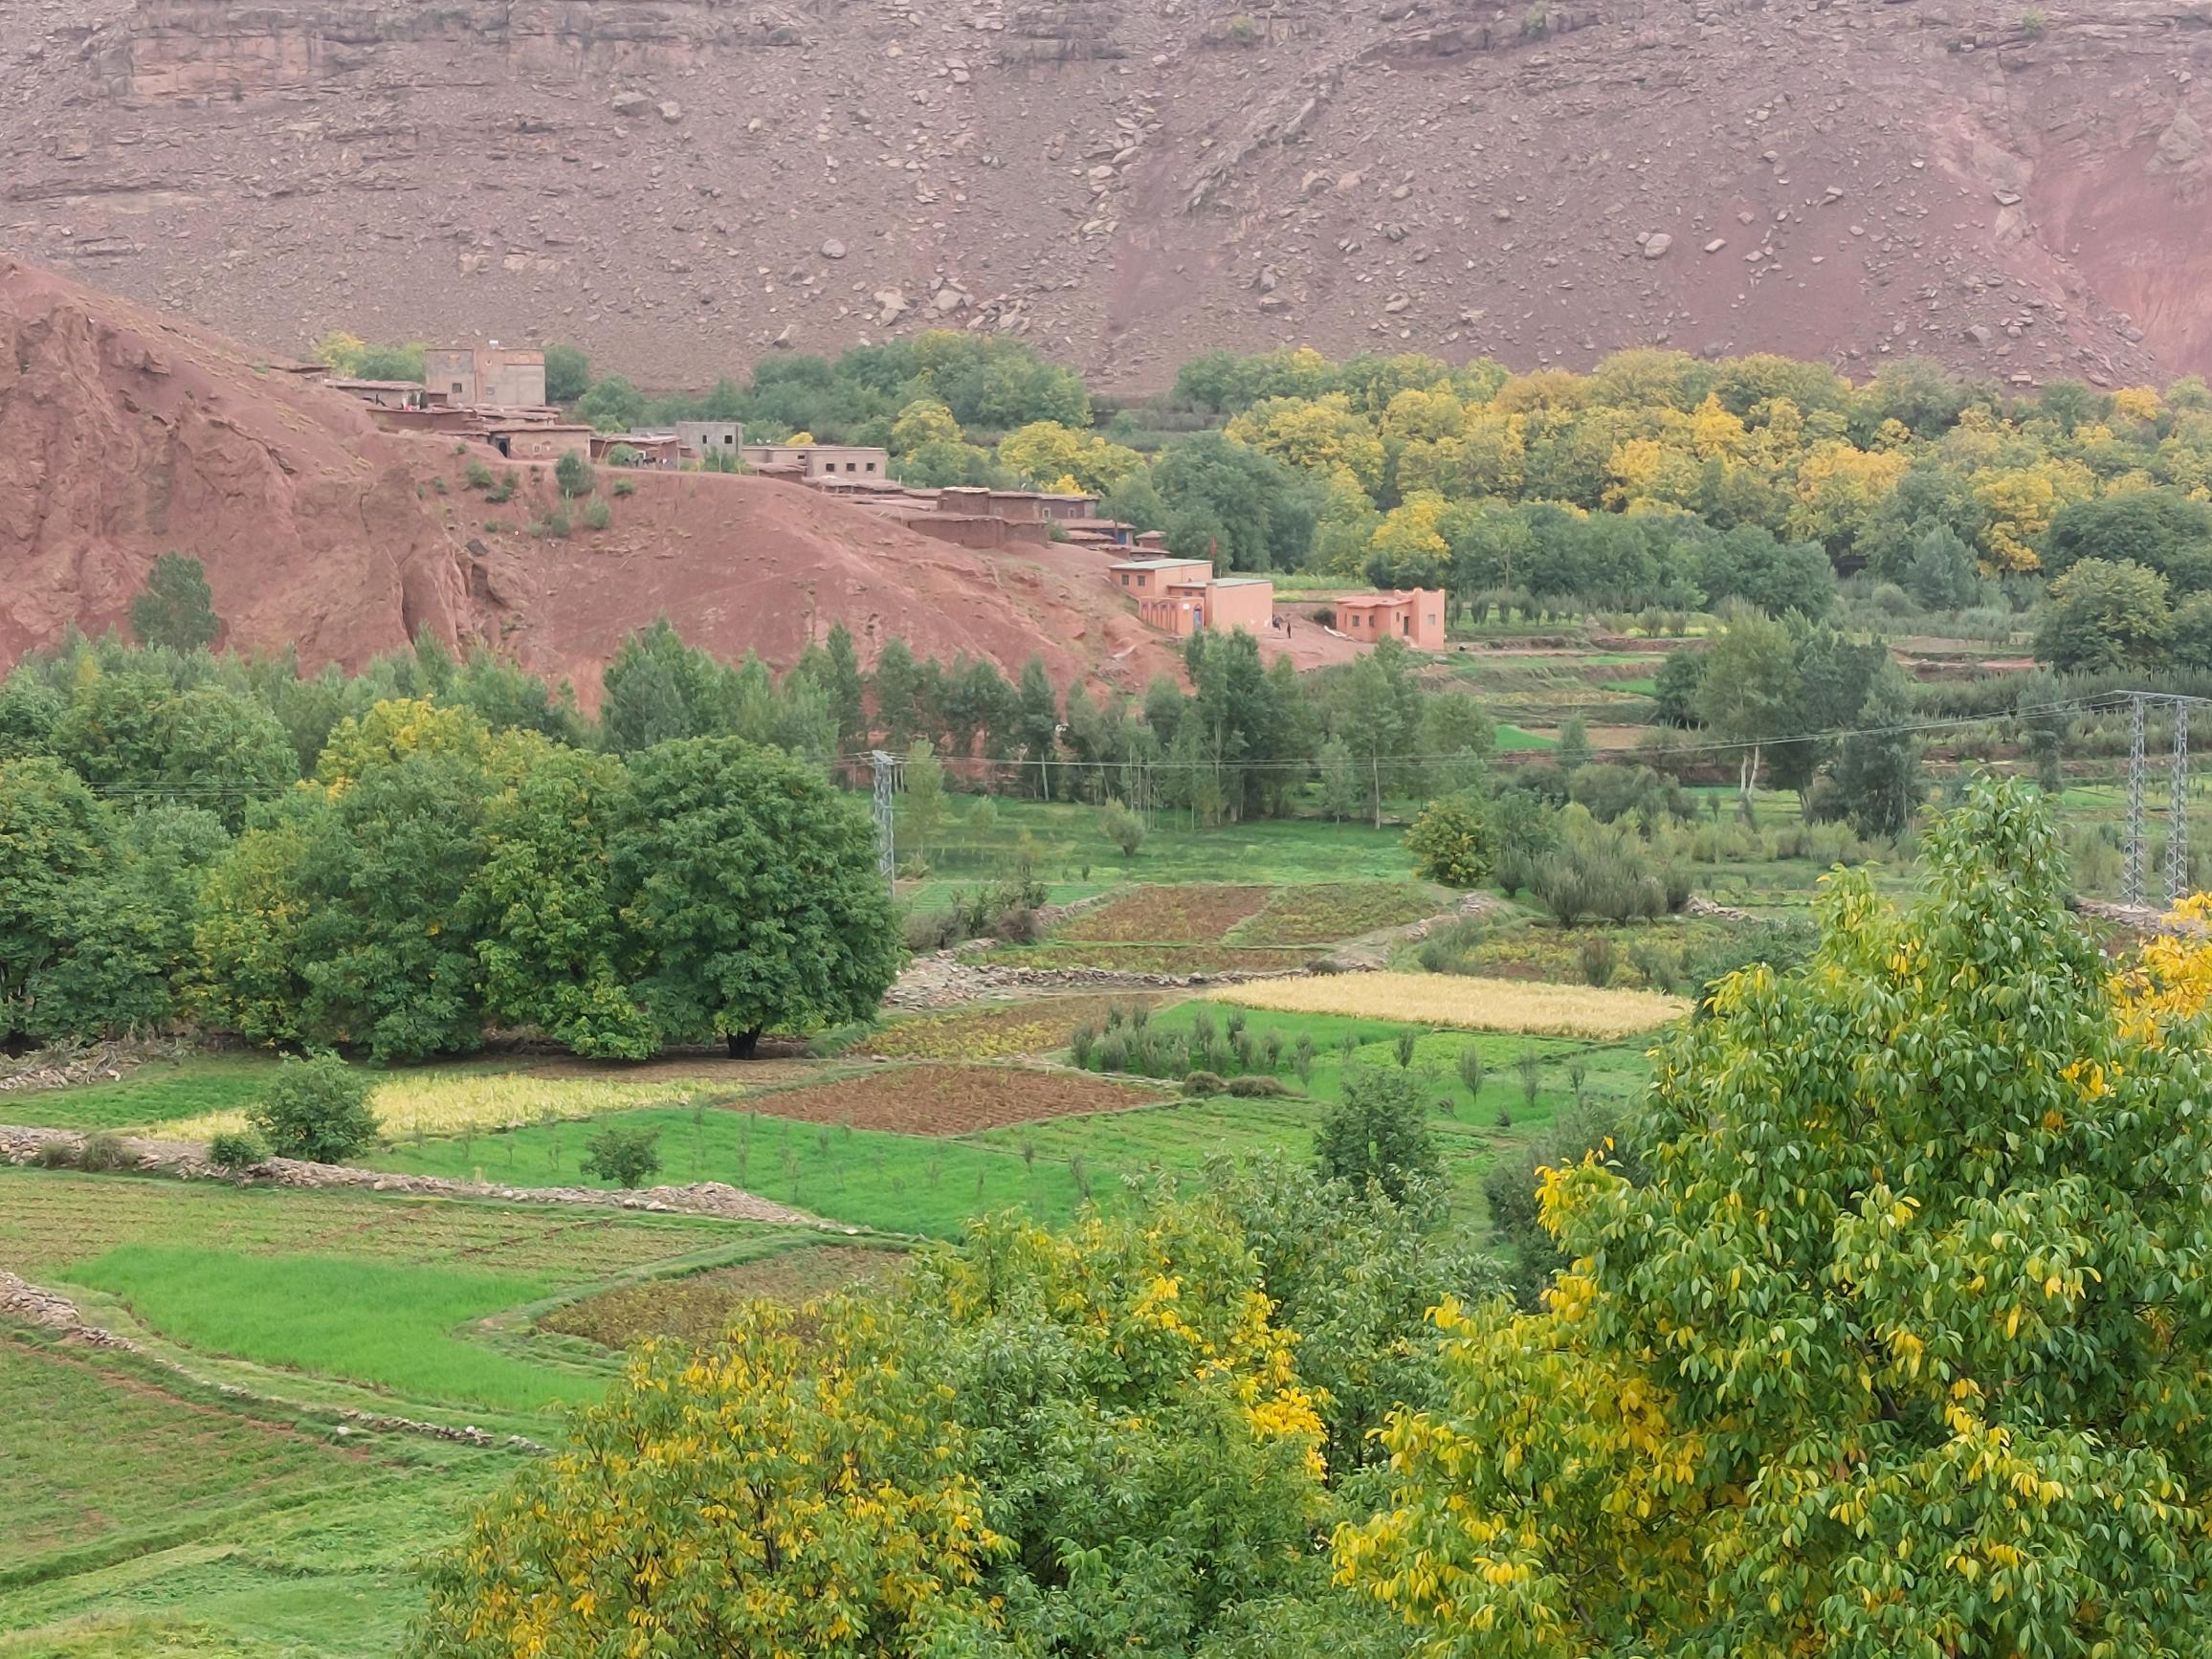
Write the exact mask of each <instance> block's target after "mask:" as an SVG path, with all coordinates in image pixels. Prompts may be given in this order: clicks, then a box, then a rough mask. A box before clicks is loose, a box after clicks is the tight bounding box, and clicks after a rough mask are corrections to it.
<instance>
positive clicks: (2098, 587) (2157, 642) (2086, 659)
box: [2035, 559, 2174, 674]
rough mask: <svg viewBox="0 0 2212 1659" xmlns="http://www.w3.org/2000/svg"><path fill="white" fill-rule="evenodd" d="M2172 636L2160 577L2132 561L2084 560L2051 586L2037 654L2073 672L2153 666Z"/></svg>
mask: <svg viewBox="0 0 2212 1659" xmlns="http://www.w3.org/2000/svg"><path fill="white" fill-rule="evenodd" d="M2173 640H2174V613H2173V611H2172V610H2171V609H2170V608H2168V607H2167V603H2166V579H2165V578H2164V577H2163V576H2161V575H2159V574H2158V573H2157V571H2156V570H2151V569H2147V568H2145V567H2144V566H2143V565H2140V564H2136V563H2135V561H2134V560H2132V559H2123V560H2121V561H2119V562H2118V563H2116V564H2115V563H2114V562H2112V560H2110V559H2084V560H2082V561H2081V562H2080V563H2078V564H2075V565H2073V567H2072V568H2070V569H2069V570H2068V571H2067V573H2066V574H2065V575H2064V576H2061V577H2060V578H2059V579H2058V580H2057V581H2056V582H2053V583H2052V584H2051V585H2050V605H2049V608H2047V609H2046V610H2045V611H2044V614H2043V621H2042V622H2041V623H2040V624H2039V625H2038V626H2037V628H2036V630H2035V654H2036V655H2037V656H2039V657H2041V658H2043V660H2044V661H2046V662H2047V663H2049V664H2050V666H2051V667H2053V668H2055V669H2059V670H2062V671H2068V672H2076V673H2089V674H2095V673H2110V672H2112V671H2113V670H2115V669H2124V668H2138V669H2139V668H2157V667H2159V666H2160V665H2161V664H2163V663H2164V662H2165V660H2166V655H2167V653H2168V651H2169V650H2170V649H2171V647H2172V645H2173Z"/></svg>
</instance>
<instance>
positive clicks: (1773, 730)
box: [1697, 609, 1797, 807]
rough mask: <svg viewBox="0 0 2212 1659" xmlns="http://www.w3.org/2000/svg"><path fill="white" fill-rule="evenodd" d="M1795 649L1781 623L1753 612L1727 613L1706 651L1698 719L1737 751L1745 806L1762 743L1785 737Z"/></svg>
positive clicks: (1755, 776) (1793, 684) (1794, 688)
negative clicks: (1716, 636) (1718, 632)
mask: <svg viewBox="0 0 2212 1659" xmlns="http://www.w3.org/2000/svg"><path fill="white" fill-rule="evenodd" d="M1796 666H1797V645H1796V642H1795V641H1794V640H1792V639H1791V637H1790V631H1789V630H1788V629H1787V628H1785V627H1783V626H1782V625H1781V623H1779V622H1775V621H1772V620H1770V619H1769V618H1767V617H1765V616H1762V615H1760V614H1759V612H1758V611H1756V610H1743V609H1738V610H1735V611H1732V612H1731V613H1730V614H1729V617H1728V620H1727V625H1726V627H1724V628H1723V629H1722V630H1721V633H1720V637H1719V639H1718V640H1716V641H1715V642H1714V645H1713V647H1712V648H1711V649H1710V650H1709V651H1708V652H1707V653H1706V660H1705V678H1704V683H1703V684H1702V685H1701V686H1699V688H1698V692H1697V713H1698V717H1699V718H1700V719H1703V720H1704V721H1705V723H1706V724H1707V725H1709V726H1712V727H1714V730H1715V731H1716V732H1717V734H1718V735H1719V736H1720V737H1721V738H1722V739H1723V740H1725V741H1728V742H1731V743H1734V744H1736V748H1737V757H1738V758H1737V766H1736V770H1737V781H1738V784H1739V785H1740V787H1741V789H1742V791H1743V800H1744V804H1745V806H1747V807H1748V806H1749V805H1750V804H1751V799H1752V791H1753V790H1755V789H1757V788H1758V787H1759V766H1760V763H1761V762H1762V761H1763V760H1764V758H1765V749H1766V745H1767V744H1769V743H1771V742H1773V741H1775V739H1777V738H1780V737H1786V736H1788V735H1790V731H1789V719H1790V715H1791V713H1792V711H1793V710H1794V708H1795V706H1796V701H1797V685H1796V681H1795V678H1794V675H1795V670H1796Z"/></svg>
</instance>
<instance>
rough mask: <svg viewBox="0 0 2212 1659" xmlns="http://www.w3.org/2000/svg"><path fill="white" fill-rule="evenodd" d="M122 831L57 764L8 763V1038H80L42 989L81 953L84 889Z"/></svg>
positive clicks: (4, 968) (0, 843) (0, 876)
mask: <svg viewBox="0 0 2212 1659" xmlns="http://www.w3.org/2000/svg"><path fill="white" fill-rule="evenodd" d="M114 842H115V826H114V824H113V822H112V820H111V819H110V818H109V815H108V813H107V810H106V808H105V807H102V806H101V805H100V801H99V799H98V797H96V796H95V795H94V794H93V792H92V791H91V790H90V789H88V788H86V787H85V785H84V781H83V780H82V779H80V778H78V777H77V775H76V774H75V773H74V772H72V771H70V770H69V768H68V767H66V766H64V765H62V764H61V763H59V762H57V761H53V760H48V759H44V758H36V759H32V760H23V761H11V762H8V763H6V764H0V1039H4V1040H14V1039H17V1038H21V1037H24V1036H32V1037H44V1036H45V1035H47V1034H48V1033H50V1032H61V1031H67V1030H70V1029H73V1028H74V1027H75V1025H76V1024H77V1021H76V1020H75V1018H74V1017H73V1011H72V1010H71V1009H69V1008H67V1007H66V1006H44V1004H45V1002H46V999H45V998H44V996H43V995H42V984H43V982H44V981H45V980H46V978H47V976H48V975H49V974H51V973H52V972H53V971H54V969H55V967H56V965H57V964H59V963H60V962H63V961H65V960H66V959H67V958H68V956H69V955H70V953H71V952H72V951H73V950H74V949H75V946H76V942H77V927H78V924H79V922H80V921H81V919H82V906H81V904H80V902H79V898H80V894H81V884H85V883H90V882H93V881H96V880H98V879H100V877H101V876H103V875H104V874H106V872H107V870H108V868H109V865H110V861H111V859H112V857H113V852H114Z"/></svg>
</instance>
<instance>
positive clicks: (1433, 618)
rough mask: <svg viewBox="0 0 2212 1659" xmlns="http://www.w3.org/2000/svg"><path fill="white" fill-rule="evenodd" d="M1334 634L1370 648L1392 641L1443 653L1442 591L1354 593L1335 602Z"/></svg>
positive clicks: (1416, 588) (1411, 590) (1416, 649)
mask: <svg viewBox="0 0 2212 1659" xmlns="http://www.w3.org/2000/svg"><path fill="white" fill-rule="evenodd" d="M1337 631H1338V632H1339V633H1341V634H1343V635H1344V636H1345V637H1346V638H1348V639H1357V640H1361V641H1364V642H1366V643H1369V644H1372V643H1373V642H1374V641H1376V640H1379V639H1385V638H1388V639H1395V640H1398V641H1400V642H1401V643H1402V644H1405V645H1409V646H1411V647H1412V648H1413V649H1414V650H1415V651H1442V650H1443V649H1444V589H1443V588H1441V587H1415V588H1411V589H1408V590H1406V591H1405V592H1399V593H1355V594H1353V595H1352V596H1351V597H1350V598H1349V599H1339V600H1338V601H1337Z"/></svg>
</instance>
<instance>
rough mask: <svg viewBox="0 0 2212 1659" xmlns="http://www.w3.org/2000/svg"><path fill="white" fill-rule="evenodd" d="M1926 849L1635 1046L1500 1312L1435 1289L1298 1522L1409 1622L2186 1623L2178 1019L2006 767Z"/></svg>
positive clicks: (2194, 1498) (2189, 1315) (2195, 1583)
mask: <svg viewBox="0 0 2212 1659" xmlns="http://www.w3.org/2000/svg"><path fill="white" fill-rule="evenodd" d="M1927 863H1928V870H1929V876H1928V889H1927V893H1926V895H1925V896H1924V897H1923V898H1921V899H1920V900H1919V901H1917V902H1916V903H1914V904H1913V906H1912V907H1911V908H1910V909H1909V910H1907V911H1904V912H1902V913H1900V912H1898V911H1896V910H1893V909H1892V908H1891V907H1890V906H1889V905H1888V904H1887V903H1886V902H1885V901H1883V900H1882V899H1881V898H1880V897H1879V896H1877V895H1876V894H1875V892H1874V890H1873V888H1872V886H1871V884H1870V883H1869V881H1868V880H1867V879H1866V878H1865V877H1864V876H1862V875H1858V874H1853V875H1849V876H1841V877H1836V878H1832V879H1831V880H1830V882H1829V883H1828V885H1827V887H1826V888H1825V892H1824V894H1823V896H1822V897H1821V899H1820V901H1819V904H1818V914H1819V918H1820V922H1821V927H1822V937H1821V942H1820V946H1819V948H1818V950H1817V951H1816V953H1815V955H1814V957H1813V958H1812V960H1811V962H1809V963H1808V964H1807V965H1806V966H1805V967H1804V968H1803V969H1802V970H1800V971H1798V972H1795V973H1792V974H1789V975H1786V976H1778V975H1777V974H1775V973H1774V972H1773V971H1772V970H1771V969H1769V968H1766V967H1763V966H1759V967H1753V968H1750V969H1747V970H1744V971H1743V972H1740V973H1737V974H1735V975H1733V976H1731V977H1730V978H1729V979H1728V980H1727V981H1725V982H1724V983H1723V984H1722V985H1721V987H1720V988H1719V989H1718V990H1717V991H1716V992H1715V993H1714V996H1713V997H1712V999H1711V1006H1710V1017H1707V1018H1702V1019H1700V1020H1698V1021H1696V1022H1694V1023H1692V1025H1690V1026H1689V1027H1688V1028H1687V1029H1683V1030H1682V1031H1680V1032H1679V1033H1678V1034H1677V1035H1675V1036H1674V1037H1673V1038H1672V1039H1670V1041H1669V1042H1668V1043H1667V1044H1666V1045H1665V1046H1664V1047H1663V1048H1662V1049H1661V1050H1660V1051H1659V1052H1658V1054H1657V1055H1656V1061H1657V1065H1656V1071H1655V1074H1654V1078H1653V1082H1652V1088H1651V1093H1650V1095H1649V1097H1648V1102H1647V1105H1646V1108H1645V1113H1644V1117H1643V1119H1642V1121H1641V1122H1640V1123H1639V1125H1638V1126H1637V1128H1636V1130H1635V1134H1634V1150H1635V1152H1636V1154H1637V1157H1638V1160H1639V1161H1640V1163H1641V1166H1642V1167H1641V1170H1640V1172H1639V1174H1638V1176H1637V1179H1635V1180H1633V1181H1631V1180H1630V1179H1628V1177H1627V1175H1626V1173H1625V1172H1624V1171H1623V1170H1622V1169H1621V1168H1619V1167H1618V1166H1616V1165H1615V1164H1614V1163H1613V1162H1612V1161H1610V1160H1609V1159H1608V1158H1606V1157H1604V1156H1594V1157H1592V1158H1591V1159H1590V1160H1588V1161H1585V1162H1583V1163H1582V1164H1580V1165H1578V1166H1576V1167H1573V1168H1567V1169H1559V1170H1552V1171H1549V1172H1546V1174H1545V1175H1544V1178H1543V1187H1542V1192H1541V1200H1540V1202H1541V1210H1542V1218H1543V1222H1544V1225H1545V1226H1546V1227H1547V1228H1549V1229H1550V1230H1551V1232H1552V1233H1553V1234H1554V1236H1555V1237H1556V1238H1557V1240H1558V1241H1559V1247H1560V1249H1561V1250H1563V1251H1564V1253H1565V1254H1566V1255H1567V1257H1568V1258H1569V1260H1570V1261H1571V1263H1572V1266H1571V1267H1570V1268H1569V1269H1568V1270H1567V1271H1566V1272H1563V1273H1562V1274H1561V1275H1560V1277H1559V1281H1558V1284H1557V1287H1556V1288H1555V1289H1554V1291H1553V1292H1552V1293H1551V1294H1550V1295H1549V1296H1548V1298H1547V1300H1546V1305H1545V1307H1544V1309H1543V1311H1542V1312H1540V1313H1537V1314H1534V1315H1520V1314H1515V1312H1513V1311H1512V1310H1511V1309H1510V1308H1506V1307H1503V1306H1499V1305H1490V1306H1485V1307H1482V1308H1480V1309H1464V1308H1461V1307H1458V1306H1456V1305H1453V1304H1449V1303H1448V1304H1446V1305H1445V1306H1444V1307H1443V1308H1441V1309H1440V1310H1439V1312H1438V1314H1437V1316H1436V1317H1437V1320H1438V1323H1439V1324H1440V1325H1441V1326H1442V1327H1443V1329H1444V1330H1445V1332H1446V1333H1447V1334H1448V1338H1449V1340H1448V1342H1447V1345H1446V1350H1445V1354H1444V1357H1443V1360H1442V1366H1443V1370H1444V1374H1445V1377H1446V1378H1447V1380H1448V1385H1449V1390H1450V1398H1451V1404H1450V1405H1449V1408H1448V1409H1443V1410H1432V1411H1415V1412H1406V1411H1402V1412H1400V1413H1398V1414H1397V1415H1396V1416H1394V1417H1393V1419H1392V1420H1391V1422H1390V1424H1389V1426H1388V1427H1386V1428H1385V1429H1384V1430H1383V1445H1384V1446H1385V1447H1386V1448H1387V1449H1388V1451H1389V1453H1390V1467H1389V1481H1390V1493H1389V1496H1388V1498H1387V1500H1386V1501H1385V1502H1384V1503H1383V1506H1382V1508H1381V1509H1380V1511H1379V1513H1377V1514H1376V1515H1374V1516H1373V1517H1372V1518H1370V1519H1368V1520H1366V1521H1364V1522H1354V1523H1351V1524H1347V1525H1346V1526H1344V1527H1343V1528H1341V1529H1340V1530H1339V1532H1338V1537H1337V1544H1336V1559H1337V1563H1338V1577H1339V1581H1340V1582H1343V1583H1344V1584H1345V1585H1347V1586H1348V1587H1350V1588H1351V1589H1352V1590H1353V1591H1354V1592H1355V1593H1358V1594H1360V1595H1364V1596H1367V1597H1371V1598H1373V1599H1374V1600H1375V1601H1377V1602H1378V1603H1380V1604H1383V1605H1384V1606H1386V1607H1388V1608H1389V1609H1391V1610H1392V1611H1394V1612H1395V1613H1397V1614H1398V1615H1399V1616H1400V1617H1401V1618H1403V1619H1404V1620H1405V1623H1406V1625H1407V1626H1408V1628H1409V1633H1410V1636H1411V1648H1410V1650H1411V1651H1412V1652H1414V1653H1416V1654H1418V1655H1421V1656H1422V1659H1446V1656H1448V1655H1449V1656H1454V1659H1458V1656H1468V1659H1472V1656H1477V1655H1483V1656H1487V1655H1498V1656H1501V1659H1502V1656H1508V1655H1510V1656H1513V1659H1590V1656H1592V1655H1596V1654H1622V1655H1627V1654H1636V1655H1653V1656H1658V1655H1669V1656H1682V1659H1687V1656H1689V1655H1692V1654H1696V1655H1706V1654H1712V1655H1722V1654H1725V1655H1728V1656H1730V1659H1799V1656H1805V1655H1815V1654H1832V1655H1842V1654H1853V1655H1866V1656H1868V1659H1872V1656H1874V1655H1891V1654H1905V1653H1910V1654H1914V1655H1922V1654H1925V1655H1929V1656H1931V1659H1934V1656H1936V1655H1946V1654H1958V1655H1964V1654H1970V1653H1971V1654H1991V1655H1997V1654H2004V1655H2022V1654H2031V1653H2033V1654H2059V1653H2066V1654H2075V1655H2084V1656H2086V1655H2090V1654H2097V1653H2105V1654H2111V1655H2114V1656H2117V1655H2120V1654H2135V1653H2142V1654H2153V1653H2157V1654H2171V1655H2179V1654H2183V1653H2190V1652H2195V1651H2197V1650H2198V1649H2199V1648H2201V1646H2202V1642H2203V1632H2204V1631H2205V1630H2206V1629H2207V1628H2212V1588H2208V1586H2212V1493H2207V1490H2206V1486H2205V1483H2204V1482H2203V1481H2202V1480H2201V1478H2200V1475H2201V1471H2202V1470H2203V1468H2204V1465H2205V1461H2206V1457H2207V1445H2206V1440H2205V1427H2204V1420H2203V1413H2202V1408H2201V1379H2202V1375H2203V1369H2204V1360H2203V1356H2204V1355H2205V1354H2206V1353H2207V1352H2212V1303H2208V1302H2207V1301H2206V1300H2205V1298H2203V1297H2201V1296H2200V1295H2199V1294H2197V1292H2196V1289H2195V1287H2196V1286H2197V1285H2198V1284H2199V1283H2201V1281H2202V1279H2203V1277H2204V1276H2205V1275H2206V1274H2207V1273H2208V1272H2212V1240H2208V1239H2207V1235H2206V1231H2205V1228H2204V1226H2203V1197H2202V1195H2203V1193H2204V1191H2205V1190H2206V1188H2207V1184H2208V1183H2212V1136H2207V1135H2206V1134H2205V1133H2204V1132H2203V1126H2202V1124H2201V1117H2202V1107H2201V1102H2202V1101H2203V1099H2204V1098H2205V1094H2206V1090H2207V1088H2212V1055H2208V1054H2207V1053H2206V1051H2204V1049H2203V1048H2202V1046H2201V1040H2202V1033H2201V1029H2195V1030H2191V1031H2190V1032H2189V1033H2188V1034H2187V1040H2186V1041H2185V1042H2177V1041H2174V1040H2171V1039H2170V1040H2169V1041H2168V1042H2167V1043H2166V1045H2165V1046H2164V1047H2163V1048H2154V1047H2152V1046H2151V1045H2149V1044H2148V1043H2146V1042H2145V1041H2144V1040H2143V1039H2142V1038H2141V1037H2140V1036H2138V1035H2135V1034H2132V1033H2131V1032H2130V1031H2129V1030H2128V1029H2125V1021H2124V1019H2123V1017H2122V1015H2121V1013H2120V1011H2119V1010H2118V1009H2117V1008H2115V1006H2114V1005H2113V1003H2112V1000H2111V996H2110V993H2109V991H2108V988H2107V985H2106V970H2105V968H2104V966H2103V964H2102V962H2101V961H2100V960H2099V957H2098V955H2097V953H2096V951H2095V950H2094V949H2093V948H2092V947H2091V946H2090V944H2089V943H2088V941H2087V940H2085V939H2084V938H2083V937H2082V934H2081V932H2080V930H2079V928H2078V927H2077V926H2076V924H2075V923H2074V921H2073V919H2072V918H2071V917H2069V916H2068V913H2067V911H2066V907H2065V897H2066V895H2065V889H2064V885H2063V875H2062V874H2061V872H2062V870H2063V863H2064V861H2063V858H2062V856H2061V852H2060V845H2059V839H2058V834H2057V830H2056V828H2055V826H2054V824H2053V823H2052V820H2051V816H2050V811H2049V807H2048V806H2047V804H2046V803H2045V802H2044V801H2043V800H2042V799H2041V798H2040V796H2039V795H2038V794H2037V792H2035V791H2034V790H2033V789H2031V788H2030V787H2028V786H2027V785H2023V784H2020V783H2017V782H2007V783H2002V784H2001V783H1991V782H1987V781H1983V782H1980V783H1978V784H1977V785H1974V786H1973V788H1972V789H1971V791H1970V792H1969V795H1968V799H1967V801H1966V803H1965V805H1964V806H1963V807H1960V808H1959V809H1958V811H1956V812H1954V813H1951V814H1948V815H1946V816H1944V817H1942V818H1940V819H1939V820H1937V821H1936V823H1935V824H1934V825H1933V826H1932V827H1931V829H1930V831H1929V834H1928V838H1927Z"/></svg>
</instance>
